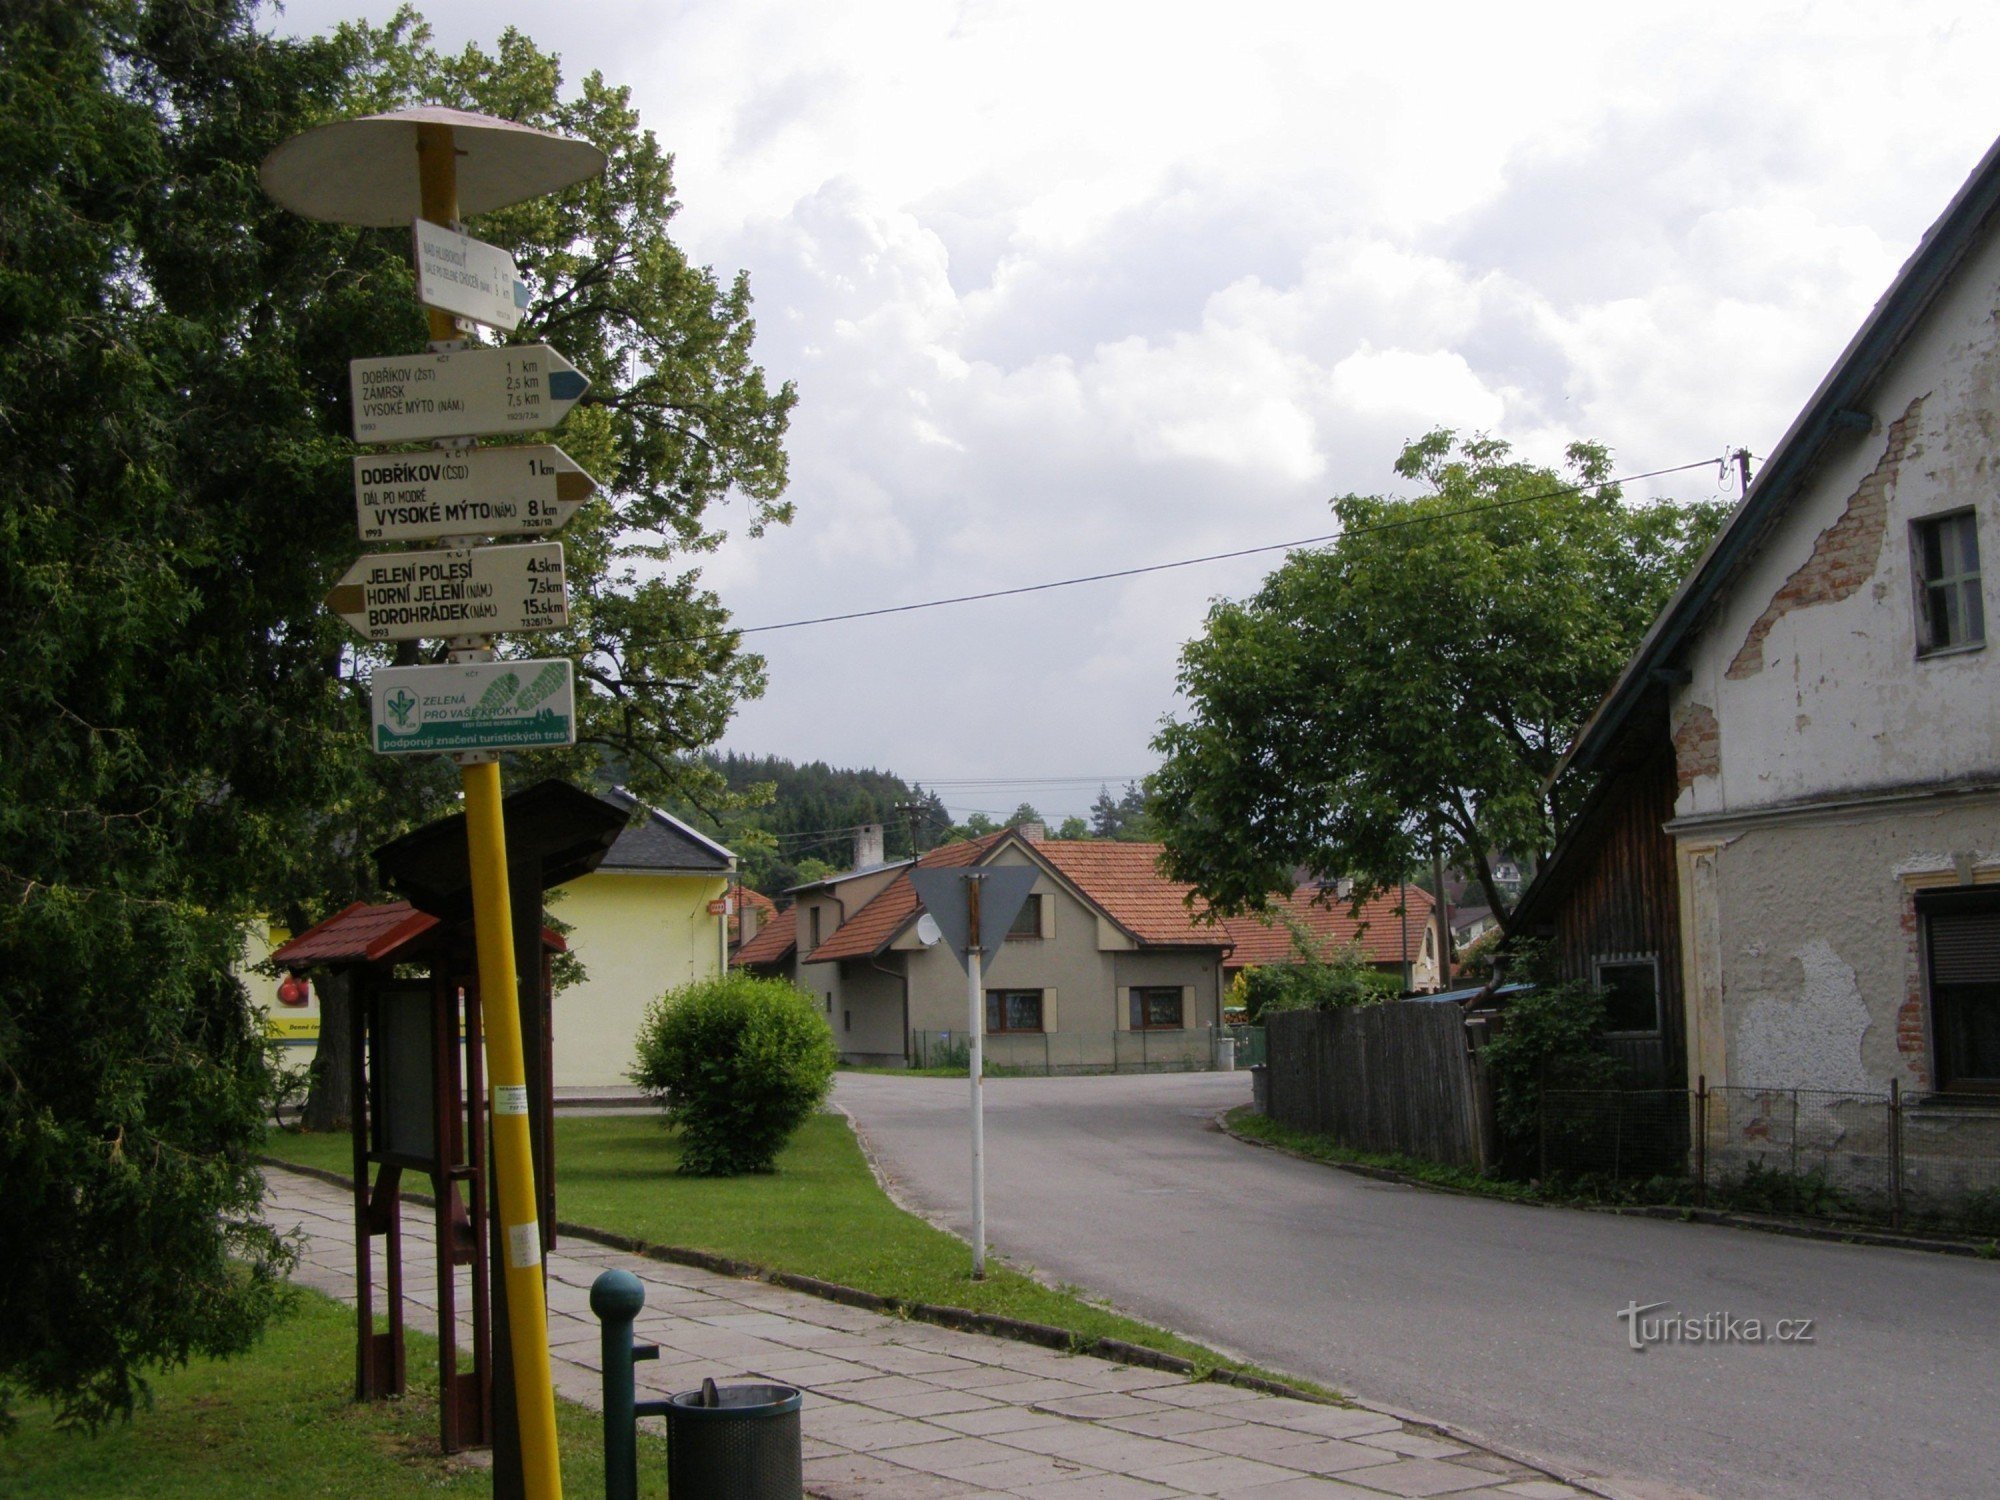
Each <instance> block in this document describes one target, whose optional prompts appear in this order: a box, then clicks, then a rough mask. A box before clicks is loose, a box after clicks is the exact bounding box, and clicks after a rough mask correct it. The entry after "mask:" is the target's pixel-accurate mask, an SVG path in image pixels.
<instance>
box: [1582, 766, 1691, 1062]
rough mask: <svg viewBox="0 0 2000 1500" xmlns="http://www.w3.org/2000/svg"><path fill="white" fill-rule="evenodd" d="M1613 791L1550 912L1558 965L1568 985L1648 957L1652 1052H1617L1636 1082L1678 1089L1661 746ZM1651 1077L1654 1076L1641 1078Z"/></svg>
mask: <svg viewBox="0 0 2000 1500" xmlns="http://www.w3.org/2000/svg"><path fill="white" fill-rule="evenodd" d="M1612 774H1613V775H1615V776H1616V777H1617V778H1618V779H1619V781H1618V785H1617V786H1616V787H1615V788H1614V789H1612V795H1611V796H1610V797H1608V798H1607V799H1606V801H1605V803H1604V804H1603V806H1602V809H1601V810H1600V811H1599V812H1598V813H1597V815H1596V817H1595V819H1594V820H1593V822H1594V825H1595V826H1594V827H1593V828H1592V830H1591V833H1592V840H1591V844H1590V847H1589V848H1588V849H1587V850H1586V849H1579V850H1578V851H1577V853H1578V854H1579V855H1581V856H1582V858H1580V859H1579V860H1578V861H1577V865H1578V868H1577V870H1576V872H1575V875H1574V877H1573V878H1572V880H1571V881H1570V883H1569V887H1568V890H1567V892H1566V893H1565V895H1564V896H1563V897H1562V899H1561V901H1560V902H1559V903H1558V904H1557V907H1556V912H1555V929H1556V949H1557V959H1558V962H1559V964H1560V965H1561V970H1562V973H1563V975H1564V976H1565V977H1566V978H1572V979H1582V980H1585V981H1588V980H1590V979H1591V978H1592V977H1593V971H1592V961H1593V960H1594V959H1595V958H1596V957H1598V956H1600V955H1606V954H1613V953H1651V954H1656V955H1658V957H1659V964H1660V1018H1661V1025H1662V1028H1663V1031H1662V1035H1661V1039H1660V1041H1659V1042H1658V1043H1657V1044H1653V1043H1646V1044H1638V1043H1622V1044H1618V1046H1619V1051H1620V1056H1621V1057H1622V1058H1623V1059H1624V1060H1625V1061H1626V1063H1627V1064H1628V1065H1629V1066H1632V1067H1633V1068H1634V1070H1635V1072H1636V1073H1637V1074H1638V1075H1640V1076H1639V1077H1638V1078H1637V1080H1636V1081H1639V1082H1643V1083H1648V1084H1664V1085H1665V1086H1667V1087H1680V1086H1682V1085H1683V1084H1684V1082H1685V1075H1686V1072H1687V1047H1686V1037H1687V1030H1686V1026H1685V1024H1684V1021H1683V1011H1682V1000H1681V938H1680V932H1681V916H1680V881H1679V877H1678V874H1677V871H1676V868H1675V862H1674V841H1673V839H1672V838H1671V837H1669V836H1668V834H1667V832H1666V830H1665V824H1666V823H1667V820H1668V819H1670V818H1672V817H1673V815H1674V797H1675V794H1676V792H1677V791H1678V787H1677V785H1676V782H1675V779H1674V754H1673V746H1672V745H1671V744H1670V743H1668V742H1666V741H1664V740H1663V741H1661V743H1660V745H1659V748H1658V749H1657V750H1656V751H1654V752H1653V753H1652V754H1650V755H1648V756H1647V757H1646V758H1645V759H1644V760H1642V761H1640V762H1638V763H1636V764H1633V765H1631V766H1628V767H1625V768H1622V769H1620V770H1618V771H1616V772H1613V773H1612ZM1655 1069H1657V1076H1650V1077H1649V1076H1645V1075H1647V1074H1651V1073H1653V1072H1654V1070H1655Z"/></svg>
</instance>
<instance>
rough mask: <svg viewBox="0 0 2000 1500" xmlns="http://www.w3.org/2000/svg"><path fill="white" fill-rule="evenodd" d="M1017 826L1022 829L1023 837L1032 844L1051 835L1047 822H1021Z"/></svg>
mask: <svg viewBox="0 0 2000 1500" xmlns="http://www.w3.org/2000/svg"><path fill="white" fill-rule="evenodd" d="M1015 826H1016V827H1017V828H1018V829H1019V830H1020V834H1021V837H1022V838H1024V839H1026V840H1027V841H1028V842H1029V843H1031V844H1039V843H1041V842H1042V840H1043V839H1045V838H1047V837H1048V836H1049V825H1048V824H1046V823H1019V824H1016V825H1015Z"/></svg>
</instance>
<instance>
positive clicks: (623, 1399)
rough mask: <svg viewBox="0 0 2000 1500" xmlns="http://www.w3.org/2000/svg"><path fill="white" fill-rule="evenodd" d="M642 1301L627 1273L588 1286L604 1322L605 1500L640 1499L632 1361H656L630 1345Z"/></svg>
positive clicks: (651, 1351)
mask: <svg viewBox="0 0 2000 1500" xmlns="http://www.w3.org/2000/svg"><path fill="white" fill-rule="evenodd" d="M645 1305H646V1288H645V1287H644V1286H643V1285H641V1283H640V1281H639V1278H638V1277H636V1276H634V1275H633V1274H632V1273H631V1272H630V1271H606V1272H604V1273H603V1274H602V1275H600V1276H599V1277H598V1278H597V1280H595V1281H593V1282H592V1283H591V1284H590V1310H591V1311H592V1312H594V1313H596V1314H597V1319H598V1322H600V1323H602V1324H603V1325H604V1326H603V1328H602V1330H601V1332H600V1334H599V1338H600V1348H601V1350H602V1352H603V1355H604V1500H639V1426H638V1411H637V1407H636V1402H635V1399H634V1396H635V1393H634V1390H633V1384H632V1364H633V1361H634V1360H641V1359H656V1358H658V1357H659V1353H660V1351H659V1350H658V1349H657V1348H654V1347H652V1346H650V1345H648V1346H647V1347H645V1348H641V1349H634V1348H633V1347H632V1321H633V1319H635V1318H637V1317H638V1316H639V1309H640V1308H642V1307H644V1306H645Z"/></svg>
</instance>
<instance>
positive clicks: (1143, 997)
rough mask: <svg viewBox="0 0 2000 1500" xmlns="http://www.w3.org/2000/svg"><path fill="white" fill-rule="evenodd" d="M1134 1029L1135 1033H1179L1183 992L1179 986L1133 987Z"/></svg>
mask: <svg viewBox="0 0 2000 1500" xmlns="http://www.w3.org/2000/svg"><path fill="white" fill-rule="evenodd" d="M1132 1029H1133V1030H1134V1031H1179V1030H1180V1029H1181V991H1180V986H1179V985H1157V984H1156V985H1134V986H1133V987H1132Z"/></svg>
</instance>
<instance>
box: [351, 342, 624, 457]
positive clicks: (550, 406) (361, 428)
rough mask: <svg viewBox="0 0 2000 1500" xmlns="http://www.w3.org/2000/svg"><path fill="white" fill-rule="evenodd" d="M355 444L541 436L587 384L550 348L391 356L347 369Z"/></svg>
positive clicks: (502, 347)
mask: <svg viewBox="0 0 2000 1500" xmlns="http://www.w3.org/2000/svg"><path fill="white" fill-rule="evenodd" d="M347 380H348V385H349V387H350V388H351V389H352V391H353V393H354V440H355V442H357V443H414V442H422V441H423V440H425V439H426V438H443V437H480V436H483V435H485V434H487V433H495V432H544V431H546V430H547V429H549V428H551V427H553V426H555V425H556V423H558V422H560V421H561V420H562V419H563V417H564V416H565V415H566V414H567V413H568V411H569V409H570V408H571V407H572V406H574V405H576V403H577V402H578V401H579V400H581V399H582V397H583V393H584V392H585V391H587V390H589V389H590V382H589V381H588V380H586V379H585V378H584V377H583V375H582V374H581V373H580V372H579V371H578V370H577V368H576V366H574V365H572V364H571V363H570V362H569V361H568V360H566V359H564V358H563V357H562V356H561V355H560V354H558V353H556V351H555V350H553V349H551V348H550V347H549V346H548V345H547V344H498V345H492V346H487V347H481V348H473V349H457V350H454V351H452V352H451V353H449V354H388V355H384V356H382V357H381V358H379V359H357V360H353V361H350V362H349V364H348V366H347Z"/></svg>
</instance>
